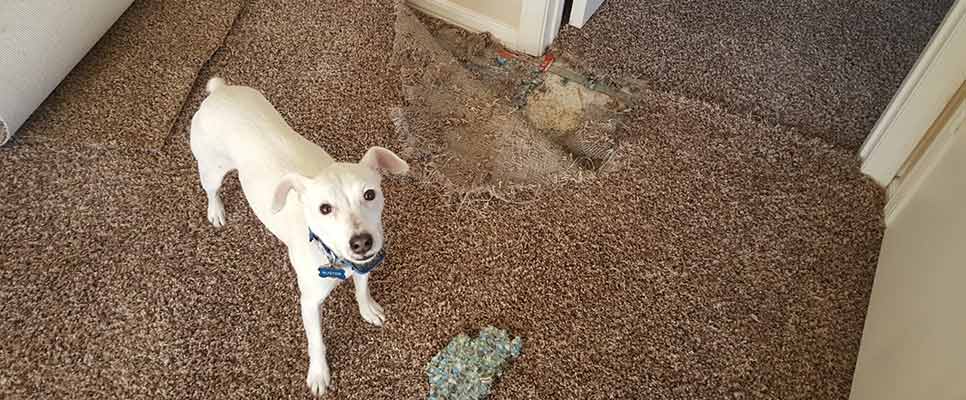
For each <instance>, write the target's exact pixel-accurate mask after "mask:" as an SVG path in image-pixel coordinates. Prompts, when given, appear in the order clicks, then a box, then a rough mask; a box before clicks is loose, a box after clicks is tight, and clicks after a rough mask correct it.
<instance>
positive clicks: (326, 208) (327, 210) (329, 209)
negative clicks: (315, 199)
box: [319, 204, 332, 215]
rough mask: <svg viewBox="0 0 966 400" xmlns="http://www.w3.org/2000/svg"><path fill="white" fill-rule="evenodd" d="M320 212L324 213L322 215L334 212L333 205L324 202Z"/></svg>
mask: <svg viewBox="0 0 966 400" xmlns="http://www.w3.org/2000/svg"><path fill="white" fill-rule="evenodd" d="M319 212H320V213H322V215H329V213H330V212H332V206H330V205H328V204H322V205H321V206H319Z"/></svg>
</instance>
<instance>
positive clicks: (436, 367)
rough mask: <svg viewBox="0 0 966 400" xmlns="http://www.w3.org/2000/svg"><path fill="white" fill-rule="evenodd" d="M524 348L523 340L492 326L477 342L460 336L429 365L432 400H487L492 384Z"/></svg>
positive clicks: (427, 370) (427, 368) (484, 330)
mask: <svg viewBox="0 0 966 400" xmlns="http://www.w3.org/2000/svg"><path fill="white" fill-rule="evenodd" d="M522 348H523V340H522V339H520V338H519V337H515V338H511V337H510V335H509V334H507V332H506V331H504V330H501V329H497V328H494V327H492V326H488V327H486V328H483V330H481V331H480V335H479V337H477V338H475V339H473V338H470V337H469V336H467V335H465V334H460V335H459V336H457V337H455V338H453V340H452V341H450V342H449V344H448V345H446V348H444V349H443V350H442V351H440V352H439V353H437V354H436V355H435V356H433V359H432V360H431V361H430V362H429V364H428V365H426V374H427V375H428V376H429V399H430V400H444V399H445V400H456V399H459V400H463V399H467V400H470V399H472V400H477V399H483V398H486V396H487V395H488V394H489V393H490V385H492V384H493V382H494V381H496V379H497V378H499V377H500V375H502V374H503V368H504V367H505V366H506V364H507V362H508V361H509V360H510V359H512V358H517V357H519V356H520V350H522Z"/></svg>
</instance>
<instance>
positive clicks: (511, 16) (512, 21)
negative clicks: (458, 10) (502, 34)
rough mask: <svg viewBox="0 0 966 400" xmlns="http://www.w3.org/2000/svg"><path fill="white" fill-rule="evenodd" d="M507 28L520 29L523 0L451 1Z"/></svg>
mask: <svg viewBox="0 0 966 400" xmlns="http://www.w3.org/2000/svg"><path fill="white" fill-rule="evenodd" d="M449 1H450V2H453V3H456V4H457V5H460V6H462V7H465V8H467V9H470V10H473V11H475V12H477V13H479V14H481V15H485V16H487V17H490V18H493V19H495V20H497V21H500V22H502V23H504V24H506V25H507V26H509V27H511V28H514V29H519V27H520V11H521V10H522V9H523V0H449Z"/></svg>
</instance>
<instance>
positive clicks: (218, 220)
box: [191, 121, 235, 228]
mask: <svg viewBox="0 0 966 400" xmlns="http://www.w3.org/2000/svg"><path fill="white" fill-rule="evenodd" d="M194 122H195V121H192V124H191V152H192V153H193V154H194V156H195V159H196V160H197V161H198V176H199V177H200V178H201V187H202V188H204V189H205V194H206V195H207V196H208V221H209V222H211V224H212V225H214V226H215V227H216V228H220V227H222V226H224V225H225V205H224V204H223V203H222V202H221V197H219V196H218V189H220V188H221V182H222V181H223V180H224V179H225V175H226V174H228V173H229V172H231V171H232V170H234V169H235V166H234V165H233V164H232V162H231V161H230V160H229V159H228V158H227V157H225V156H224V155H222V154H219V152H218V149H217V148H215V147H214V146H212V143H211V141H210V140H206V138H205V137H204V135H203V132H198V128H197V127H196V124H195V123H194Z"/></svg>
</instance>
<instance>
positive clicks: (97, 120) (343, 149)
mask: <svg viewBox="0 0 966 400" xmlns="http://www.w3.org/2000/svg"><path fill="white" fill-rule="evenodd" d="M188 3H189V2H183V3H179V2H165V3H164V7H161V6H158V5H155V4H153V2H141V1H138V2H136V4H135V6H134V7H133V8H132V9H131V10H129V11H128V12H127V13H126V14H125V15H124V16H123V17H122V21H121V23H120V24H119V25H118V27H115V28H114V29H112V30H111V31H110V32H109V33H108V34H107V36H106V37H105V39H103V40H101V42H100V43H99V44H98V46H97V47H96V48H95V49H94V50H93V51H92V53H91V54H90V55H89V56H88V57H87V58H85V60H84V61H82V63H81V64H80V66H79V67H78V69H77V70H76V71H75V72H74V73H73V74H72V75H71V77H69V78H68V79H67V81H66V82H65V83H64V84H62V85H61V86H60V88H59V89H58V90H57V91H56V92H55V93H54V95H52V96H51V97H50V98H49V99H48V100H47V101H46V102H45V103H44V105H43V106H42V107H41V109H40V110H38V112H37V113H35V115H34V117H33V118H32V119H31V120H30V121H28V123H27V124H26V125H25V126H24V128H22V130H21V131H20V132H19V134H18V136H17V137H16V138H15V139H14V141H13V143H11V144H10V145H8V146H5V147H3V148H0V171H2V173H0V196H2V197H0V243H3V245H2V246H0V321H2V323H3V329H2V331H0V354H2V355H3V356H2V357H0V397H3V398H9V399H48V398H61V397H68V396H69V397H71V398H92V399H93V398H96V399H102V398H131V399H136V398H178V399H183V398H205V399H211V398H237V397H253V398H308V396H309V395H308V391H307V389H306V388H305V387H304V385H305V384H304V378H305V375H304V374H305V372H306V371H305V370H306V367H307V358H306V354H305V336H304V333H303V331H302V324H301V321H300V319H299V318H300V317H299V311H298V292H297V288H296V283H295V276H294V273H293V272H292V271H291V269H290V267H289V265H288V261H287V256H286V255H285V251H284V248H283V246H282V244H281V243H280V242H278V241H277V240H276V239H274V238H273V237H272V236H271V235H270V234H269V233H268V231H267V230H266V229H265V228H264V227H263V226H262V225H261V223H260V222H259V221H258V220H257V219H256V218H255V216H254V215H253V214H252V212H251V211H250V209H249V208H248V206H247V205H246V204H245V201H244V198H243V196H242V194H241V191H240V188H239V185H238V183H237V180H236V179H234V177H229V179H228V181H227V184H226V186H225V187H224V189H223V191H224V195H223V196H224V198H225V203H226V208H227V213H228V214H227V217H228V225H227V226H226V227H225V228H223V229H221V230H216V229H214V228H212V227H210V226H209V225H208V223H207V221H206V219H205V199H204V195H203V193H202V191H201V188H200V186H199V184H198V178H197V176H196V169H195V165H194V160H193V159H192V157H191V155H190V152H189V150H188V146H187V124H186V121H187V118H188V117H189V116H190V115H191V113H193V112H194V111H195V110H196V109H197V105H198V102H199V100H200V99H201V93H202V92H203V86H204V82H205V81H206V80H207V79H208V78H209V77H210V76H213V75H218V76H223V77H225V78H227V79H228V80H229V82H233V83H239V84H245V85H250V86H254V87H257V88H258V89H260V90H262V91H263V92H264V93H265V94H266V96H267V97H268V98H269V99H270V100H271V101H272V102H273V103H274V104H275V105H276V107H277V108H278V109H279V110H280V111H281V112H282V114H283V115H285V117H286V119H287V120H288V121H289V122H290V124H291V125H292V126H293V127H294V128H295V129H296V130H298V131H299V132H301V133H302V134H303V135H305V136H306V137H308V138H310V139H311V140H313V141H315V142H316V143H319V144H320V145H322V146H323V147H324V148H325V149H326V150H327V151H329V152H330V153H331V154H332V155H333V156H335V157H336V158H339V159H356V158H358V157H360V156H361V155H362V154H363V152H364V151H365V149H366V148H367V147H369V146H373V145H381V146H386V147H389V148H392V149H395V150H400V151H401V150H402V148H403V146H402V144H400V142H399V137H398V136H397V132H396V130H395V127H394V125H393V122H392V120H391V118H390V113H391V112H392V110H394V109H397V108H398V107H400V106H402V105H403V104H404V103H405V95H404V93H402V91H401V87H402V82H401V81H400V73H399V71H400V68H401V67H400V66H399V65H395V64H394V63H393V57H392V55H393V49H394V46H393V44H394V33H393V32H394V25H393V24H394V22H395V20H396V17H395V16H396V13H395V11H394V9H393V4H392V2H391V1H389V0H351V1H346V2H338V3H339V4H335V3H336V2H322V3H318V4H315V5H313V6H311V7H309V6H306V5H303V4H302V2H297V1H289V0H286V1H281V2H278V1H275V2H269V1H259V0H253V1H249V2H245V3H241V2H238V3H223V2H217V3H218V4H224V5H223V6H220V7H218V8H208V9H205V10H209V11H210V12H208V13H204V14H201V15H197V14H195V13H193V12H194V11H192V10H200V9H201V8H199V7H202V6H199V5H196V3H195V2H190V3H191V5H188ZM214 3H215V2H212V4H214ZM610 3H615V4H616V3H617V1H616V0H612V1H611V2H610ZM887 11H888V10H887ZM602 15H603V16H604V17H603V18H602V20H605V18H607V17H606V15H607V14H606V13H604V14H602ZM763 15H771V14H763ZM881 15H882V16H881V18H885V19H888V20H889V21H891V22H888V23H883V24H882V29H899V28H902V27H903V26H905V25H902V24H898V22H897V21H900V20H904V19H905V18H907V16H906V14H904V13H888V12H883V13H882V14H881ZM236 17H237V19H236ZM183 21H192V26H191V27H185V28H178V26H179V25H177V23H182V22H183ZM232 21H234V22H232ZM614 26H617V27H619V26H621V25H619V24H614ZM809 26H815V25H809ZM817 26H818V27H821V25H817ZM150 29H161V30H165V31H166V30H167V29H171V30H174V29H179V31H183V32H181V37H182V39H183V40H181V41H178V43H179V45H178V46H159V47H157V48H156V49H154V50H153V51H150V52H147V53H144V51H145V50H144V48H145V47H144V45H145V43H149V42H151V41H152V40H157V37H158V34H149V33H150V32H151V31H150ZM625 29H629V30H630V29H632V28H631V27H625ZM864 29H872V28H869V27H865V28H864ZM916 29H918V28H916ZM196 31H197V32H206V34H205V35H197V36H195V35H186V34H184V32H196ZM588 32H589V31H588ZM823 32H824V31H823ZM818 34H819V33H816V35H818ZM906 34H907V33H902V32H896V33H895V35H897V36H899V37H905V36H903V35H906ZM215 36H220V37H215ZM222 38H223V40H221V39H222ZM565 43H566V42H565ZM214 49H218V50H217V52H215V53H214V55H213V57H212V58H211V59H210V60H209V61H207V63H204V59H206V55H208V54H211V51H213V50H214ZM816 54H818V56H819V57H822V56H827V53H823V52H819V53H816ZM862 54H865V53H862ZM138 55H140V56H142V57H143V58H137V56H138ZM110 60H125V61H129V62H132V63H133V64H132V65H127V64H123V63H122V64H117V63H111V62H108V61H110ZM199 60H200V61H199ZM825 60H826V61H824V62H828V63H836V62H839V61H840V60H839V59H838V58H835V57H829V58H826V59H825ZM595 62H597V63H598V64H599V65H605V64H604V63H603V61H599V60H598V61H595ZM761 62H764V60H762V61H761ZM165 65H169V66H170V67H167V68H165V67H164V66H165ZM138 66H140V67H142V68H138ZM614 68H617V66H616V64H615V67H614ZM155 69H158V70H160V71H169V70H174V71H177V73H174V74H172V76H168V75H163V74H159V73H157V71H155ZM78 71H80V72H78ZM123 73H127V74H130V75H119V74H123ZM196 74H197V76H196ZM118 76H125V78H124V80H123V81H118V79H119V78H118ZM121 82H123V83H121ZM702 82H706V81H702ZM833 83H834V82H833ZM132 87H133V88H136V89H137V90H133V89H132ZM112 88H114V89H112ZM125 88H127V89H125ZM121 89H125V90H121ZM773 89H774V90H780V89H779V88H773ZM807 89H808V87H804V89H803V90H806V91H807ZM763 90H764V89H763ZM841 90H847V89H846V88H842V89H841ZM95 94H100V95H101V96H104V95H106V96H111V95H113V96H117V98H111V99H110V100H102V101H89V100H85V99H89V98H91V97H93V98H95V99H96V98H98V97H97V96H95ZM691 95H693V94H692V93H686V92H685V93H684V95H676V94H673V93H667V92H662V91H657V90H645V91H643V92H642V93H640V94H639V96H640V98H641V101H640V102H639V103H638V105H637V106H636V107H634V108H633V111H631V112H629V113H628V115H626V116H624V117H623V118H624V119H623V126H624V128H623V136H622V141H621V147H620V151H621V158H620V160H621V165H620V168H614V169H613V170H612V171H608V172H606V173H598V174H594V177H593V178H592V179H584V180H579V181H565V182H563V183H560V184H557V185H541V186H536V187H528V188H527V189H526V190H524V191H522V192H520V193H516V196H515V197H514V198H513V199H512V200H513V201H512V202H507V201H503V200H501V199H499V198H495V197H488V196H485V195H482V196H471V197H466V196H462V197H461V196H453V195H452V194H451V193H450V192H448V191H447V190H444V189H442V188H441V187H440V186H439V185H438V182H437V181H436V180H433V179H427V178H426V176H425V175H416V176H414V177H410V178H393V179H390V180H388V181H387V183H386V191H387V199H388V200H387V201H388V205H387V214H386V216H385V224H386V227H387V234H388V235H389V239H390V243H391V244H390V248H389V251H388V254H389V258H388V261H387V263H386V264H385V265H383V266H381V267H380V269H379V270H377V272H375V273H374V275H373V277H372V280H371V282H372V285H373V295H374V297H375V298H376V300H377V301H379V302H380V303H381V304H382V305H383V306H384V308H385V309H386V312H387V316H388V323H387V325H386V326H385V327H384V328H376V327H373V326H370V325H368V324H366V323H365V322H364V321H363V320H362V319H361V318H360V317H359V315H358V311H357V310H356V306H355V303H354V300H353V297H352V293H351V285H343V286H342V287H340V288H338V289H337V290H336V291H335V292H334V293H333V295H332V296H331V297H330V298H329V299H328V300H327V302H326V304H325V305H324V307H323V321H324V323H323V332H324V333H323V334H324V337H325V340H326V344H327V346H328V358H329V364H330V367H331V369H332V371H333V382H334V387H333V388H332V393H331V394H330V395H329V396H330V398H354V399H380V398H381V399H400V398H424V397H425V395H426V393H427V389H428V386H427V383H426V376H425V374H424V372H423V366H424V365H425V364H426V362H427V361H428V360H429V359H430V357H431V356H432V355H433V354H435V353H436V352H437V351H438V350H439V349H440V348H442V347H443V346H444V345H445V344H446V343H447V342H448V341H449V339H450V338H452V337H453V336H455V335H456V334H458V333H459V332H464V331H466V332H473V331H474V330H476V329H479V328H481V327H482V326H485V325H489V324H492V325H496V326H499V327H502V328H506V329H508V330H509V331H510V332H511V333H512V334H514V335H520V336H523V337H524V338H525V341H526V342H525V343H526V344H525V347H524V354H523V356H522V357H521V358H519V359H518V360H517V361H515V362H514V363H513V364H512V365H511V366H510V368H509V370H508V371H507V372H506V374H505V377H504V379H502V380H501V381H500V382H499V383H498V384H497V385H496V386H495V391H494V393H493V398H495V399H519V398H541V399H543V398H574V399H593V398H625V399H637V398H654V399H672V398H674V399H677V398H692V399H721V398H735V399H739V398H740V399H755V398H761V399H796V398H800V399H815V398H823V399H826V398H828V399H835V398H839V399H845V398H847V395H848V391H849V383H850V381H851V375H852V368H853V364H854V361H855V355H856V352H857V349H858V343H859V338H860V335H861V330H862V324H863V319H864V315H865V309H866V305H867V300H868V295H869V291H870V289H871V285H872V279H873V275H874V268H875V262H876V256H877V253H878V248H879V243H880V240H881V235H882V229H883V227H882V220H881V212H880V210H881V209H882V206H883V193H882V191H881V190H880V189H879V188H878V187H876V186H875V185H874V184H873V183H872V182H870V181H869V180H868V179H866V178H864V177H863V176H862V175H861V174H860V173H859V171H858V162H857V160H856V159H855V157H854V156H853V152H852V151H851V150H852V149H851V148H849V146H844V147H836V146H834V145H831V144H829V143H828V141H824V140H820V139H818V137H824V136H822V135H823V134H822V133H815V134H805V135H803V134H802V132H803V131H804V132H805V133H809V132H811V131H810V128H808V126H807V124H803V125H802V126H799V127H797V128H789V127H786V126H784V125H781V124H776V123H773V122H769V121H767V120H761V119H759V118H756V117H749V116H746V115H744V114H743V113H738V114H736V113H734V112H732V111H733V110H732V109H731V108H730V107H728V106H727V105H726V106H725V107H719V106H717V105H714V104H710V103H706V102H703V101H701V100H698V99H695V98H691V97H687V96H691ZM815 95H816V96H818V94H817V93H815ZM696 97H699V98H700V96H696ZM185 98H186V99H188V100H187V102H186V103H184V105H183V106H182V101H181V99H185ZM105 101H107V103H105ZM118 104H120V105H127V106H126V107H130V109H128V108H123V107H121V106H118ZM803 110H810V111H808V112H806V113H805V114H803V116H802V118H803V120H804V121H823V120H824V119H825V118H826V117H827V115H826V114H825V112H824V111H823V110H824V109H823V110H818V109H813V108H806V109H803ZM803 112H805V111H803ZM411 122H412V123H413V124H416V123H418V121H411ZM816 123H817V124H818V122H816ZM819 125H820V124H819ZM819 125H816V126H819ZM815 132H822V131H821V129H818V128H816V130H815ZM849 143H851V142H849ZM412 162H413V163H414V165H415V166H417V167H420V163H422V162H424V161H422V160H419V159H416V160H412Z"/></svg>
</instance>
